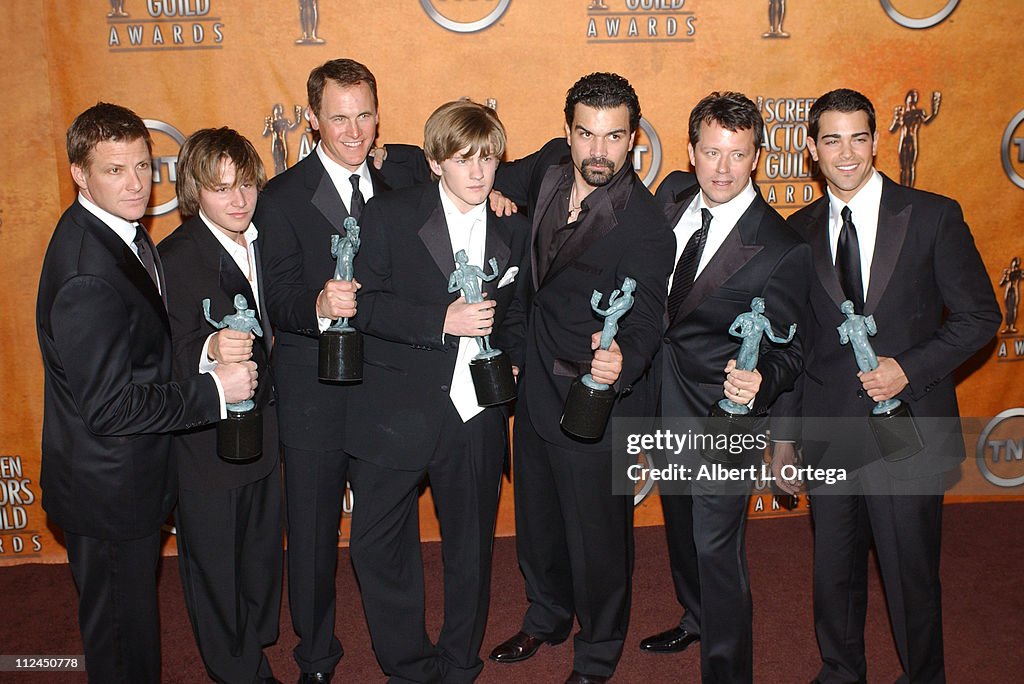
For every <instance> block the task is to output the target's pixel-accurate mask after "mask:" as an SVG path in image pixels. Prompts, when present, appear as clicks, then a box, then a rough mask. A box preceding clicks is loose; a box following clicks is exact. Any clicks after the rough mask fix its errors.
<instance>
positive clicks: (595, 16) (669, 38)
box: [587, 0, 697, 43]
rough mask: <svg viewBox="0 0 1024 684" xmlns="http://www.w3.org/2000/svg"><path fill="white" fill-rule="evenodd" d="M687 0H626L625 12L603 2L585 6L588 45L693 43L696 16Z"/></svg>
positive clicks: (593, 0) (597, 0)
mask: <svg viewBox="0 0 1024 684" xmlns="http://www.w3.org/2000/svg"><path fill="white" fill-rule="evenodd" d="M686 1H687V0H625V9H623V10H618V9H613V8H612V7H609V6H608V4H607V3H606V2H605V1H604V0H592V1H591V2H590V4H588V5H587V42H588V43H692V42H694V40H695V39H694V37H693V36H694V34H696V33H697V26H696V24H697V16H696V15H695V13H694V12H690V11H684V10H685V8H686Z"/></svg>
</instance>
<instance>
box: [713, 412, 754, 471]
mask: <svg viewBox="0 0 1024 684" xmlns="http://www.w3.org/2000/svg"><path fill="white" fill-rule="evenodd" d="M750 422H751V417H750V416H749V415H745V414H740V413H729V412H728V411H726V410H725V409H723V408H722V407H721V406H719V405H718V403H717V402H716V403H714V404H712V405H711V410H710V411H709V412H708V421H707V424H706V428H705V434H708V435H711V436H713V437H714V441H715V442H720V441H721V437H720V435H725V436H726V440H725V442H726V444H733V443H734V440H733V435H745V434H748V433H749V432H750V430H749V426H750ZM744 453H745V451H744V450H740V453H737V454H734V453H732V452H731V451H730V450H729V449H728V448H725V449H715V448H705V449H701V456H703V457H704V459H705V460H707V461H711V462H713V463H723V464H725V465H736V464H738V463H740V462H742V461H743V456H744Z"/></svg>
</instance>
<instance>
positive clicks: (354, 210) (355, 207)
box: [348, 173, 366, 221]
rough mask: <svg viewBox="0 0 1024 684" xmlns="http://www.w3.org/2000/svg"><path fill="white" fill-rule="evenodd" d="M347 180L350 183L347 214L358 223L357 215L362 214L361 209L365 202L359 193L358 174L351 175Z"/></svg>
mask: <svg viewBox="0 0 1024 684" xmlns="http://www.w3.org/2000/svg"><path fill="white" fill-rule="evenodd" d="M348 180H349V182H350V183H352V201H351V202H349V203H348V206H349V209H348V213H349V216H351V217H352V218H354V219H355V220H356V221H358V220H359V215H360V214H362V213H363V207H365V206H366V200H364V199H363V193H361V192H360V191H359V174H358V173H353V174H352V175H351V176H349V177H348Z"/></svg>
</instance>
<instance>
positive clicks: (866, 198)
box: [825, 171, 882, 301]
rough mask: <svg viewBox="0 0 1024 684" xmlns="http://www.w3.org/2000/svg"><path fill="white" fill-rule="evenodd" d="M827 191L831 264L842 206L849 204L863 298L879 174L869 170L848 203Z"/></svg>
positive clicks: (879, 197)
mask: <svg viewBox="0 0 1024 684" xmlns="http://www.w3.org/2000/svg"><path fill="white" fill-rule="evenodd" d="M825 192H826V193H827V194H828V243H829V248H830V249H831V250H832V263H833V264H835V263H836V250H837V249H838V248H839V231H840V230H841V229H842V227H843V216H842V212H843V207H850V220H851V221H852V222H853V226H854V228H856V229H857V246H858V247H859V249H860V278H861V281H862V284H863V286H864V292H863V293H862V294H863V295H864V301H867V299H868V281H869V280H870V279H871V257H872V256H874V253H875V238H876V237H877V236H878V208H879V206H881V203H882V175H881V174H880V173H878V171H872V172H871V178H870V179H869V180H868V182H867V183H865V185H864V187H863V188H861V189H860V190H858V191H857V194H856V195H854V196H853V197H852V198H851V199H850V201H849V202H843V201H842V200H841V199H839V198H837V197H836V196H835V195H833V194H832V190H826V191H825Z"/></svg>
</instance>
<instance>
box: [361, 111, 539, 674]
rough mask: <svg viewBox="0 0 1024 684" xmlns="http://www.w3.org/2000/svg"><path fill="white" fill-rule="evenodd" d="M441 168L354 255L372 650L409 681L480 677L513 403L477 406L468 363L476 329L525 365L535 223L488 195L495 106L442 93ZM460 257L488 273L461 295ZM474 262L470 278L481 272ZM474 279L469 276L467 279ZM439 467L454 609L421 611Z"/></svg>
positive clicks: (498, 140)
mask: <svg viewBox="0 0 1024 684" xmlns="http://www.w3.org/2000/svg"><path fill="white" fill-rule="evenodd" d="M423 148H424V150H425V151H426V154H427V158H428V160H429V163H430V168H431V170H432V171H433V173H434V175H435V176H436V177H437V178H438V179H439V180H438V182H437V183H430V184H424V185H419V186H416V187H413V188H407V189H404V190H398V191H395V192H392V193H388V194H387V195H384V196H381V197H378V198H375V199H374V200H373V201H372V202H370V203H369V204H368V205H367V208H366V214H365V215H364V218H363V225H362V232H361V237H360V239H361V240H362V244H361V247H360V250H359V256H358V258H357V259H356V260H355V274H356V277H357V278H358V280H359V282H360V283H361V284H362V290H361V291H360V293H359V313H358V314H357V315H356V317H355V318H354V319H353V324H354V325H355V327H357V328H358V329H359V330H361V331H362V332H363V334H364V345H365V351H364V364H365V365H364V371H363V373H364V375H363V381H362V383H360V384H359V385H357V386H355V387H353V388H352V389H350V390H349V391H348V393H347V394H348V409H347V421H348V423H347V425H346V449H347V450H348V451H349V453H350V454H351V460H350V461H349V476H350V478H351V480H352V489H353V493H354V495H355V499H356V502H357V503H356V506H355V509H354V511H353V513H352V541H351V546H350V548H351V551H352V563H353V565H354V566H355V569H356V574H357V576H358V578H359V586H360V588H361V590H362V595H363V606H364V609H365V612H366V620H367V623H368V624H369V627H370V636H371V637H372V638H373V647H374V651H375V652H376V654H377V659H378V661H379V662H380V664H381V667H382V669H383V670H384V672H385V674H387V675H389V676H390V677H391V678H392V681H402V682H438V681H444V682H453V683H456V682H471V681H473V680H474V679H475V678H476V676H477V675H478V674H479V673H480V670H481V668H482V667H483V663H482V662H481V660H480V657H479V651H480V643H481V640H482V639H483V632H484V626H485V624H486V621H487V607H488V601H489V593H490V591H489V590H490V567H491V565H490V562H491V543H492V539H493V534H494V523H495V517H496V515H497V507H498V492H499V489H500V484H501V471H502V464H503V463H504V461H505V458H507V455H508V417H509V413H508V409H507V408H506V407H503V406H495V407H491V408H482V407H480V406H478V405H477V400H476V393H475V392H474V387H473V381H472V378H471V377H470V373H469V362H470V359H472V358H473V356H474V355H475V354H476V353H477V352H478V351H479V348H478V345H477V341H476V339H474V338H475V337H479V336H486V335H489V336H490V341H491V344H492V345H493V347H494V348H497V349H501V350H502V352H503V353H505V354H508V355H509V358H510V359H511V361H512V362H513V363H514V364H516V365H518V364H519V363H520V361H519V359H520V357H521V354H522V338H523V326H524V319H525V313H524V303H523V301H522V297H523V294H524V291H525V283H526V282H527V280H528V279H529V273H528V266H527V264H528V255H527V242H528V240H529V225H528V224H527V221H526V219H524V218H522V217H520V216H516V215H513V216H508V217H504V218H501V217H498V216H497V215H495V213H494V212H493V211H491V210H490V208H489V207H488V195H489V194H490V192H491V186H492V184H493V183H494V173H495V170H496V169H497V167H498V159H499V158H500V156H501V154H502V153H503V152H504V149H505V130H504V128H503V127H502V125H501V122H500V121H499V120H498V116H497V114H495V112H494V111H493V110H492V109H489V108H487V107H485V106H483V105H480V104H476V103H473V102H469V101H464V100H460V101H456V102H449V103H447V104H445V105H442V106H441V107H439V108H438V109H437V110H436V111H435V112H434V113H433V114H431V116H430V118H429V119H428V120H427V123H426V126H425V128H424V145H423ZM456 261H462V262H466V263H468V264H469V265H470V266H471V267H474V268H476V269H481V268H482V269H483V271H485V272H491V269H492V268H493V269H494V271H493V275H494V276H495V277H494V278H493V279H491V280H489V281H487V282H484V283H482V293H483V295H484V299H483V301H480V302H473V301H467V298H466V297H463V296H459V294H458V293H455V294H453V293H452V290H451V286H450V277H451V274H452V272H453V271H455V270H456ZM469 277H474V276H472V275H470V276H469ZM467 289H468V288H467ZM424 481H429V483H430V490H431V494H432V497H433V501H434V505H435V507H436V510H437V516H438V520H439V521H440V525H441V548H442V553H443V555H444V624H443V626H442V628H441V633H440V635H439V637H438V640H437V644H436V645H435V644H433V643H431V640H430V638H429V637H428V636H427V633H426V626H425V623H424V619H425V618H424V603H423V601H424V598H423V591H424V589H423V568H422V560H421V558H420V545H419V544H420V539H419V515H418V500H419V492H420V486H421V485H422V484H423V483H424Z"/></svg>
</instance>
